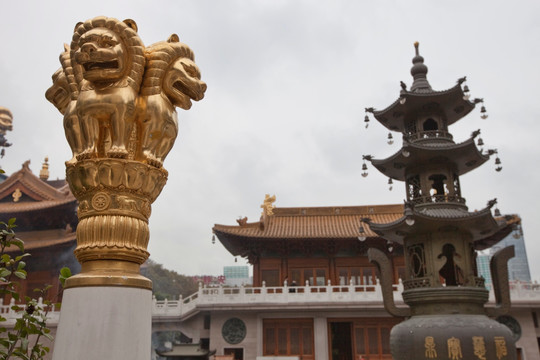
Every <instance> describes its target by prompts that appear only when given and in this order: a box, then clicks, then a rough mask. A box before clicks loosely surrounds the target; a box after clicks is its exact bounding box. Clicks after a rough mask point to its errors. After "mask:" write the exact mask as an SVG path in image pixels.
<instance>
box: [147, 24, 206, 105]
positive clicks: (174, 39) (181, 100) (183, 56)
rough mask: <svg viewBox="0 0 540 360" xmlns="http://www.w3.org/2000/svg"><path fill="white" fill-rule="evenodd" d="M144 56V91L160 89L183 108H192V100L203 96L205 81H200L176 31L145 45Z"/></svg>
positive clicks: (157, 91)
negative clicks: (157, 41) (162, 39)
mask: <svg viewBox="0 0 540 360" xmlns="http://www.w3.org/2000/svg"><path fill="white" fill-rule="evenodd" d="M146 58H147V64H146V75H145V79H144V82H143V88H142V91H141V93H142V94H143V95H152V94H156V93H159V92H163V93H164V94H165V95H166V96H167V98H168V99H169V100H170V101H171V103H172V104H173V105H175V106H178V107H180V108H182V109H185V110H188V109H189V108H191V100H195V101H199V100H201V99H202V98H203V97H204V92H205V91H206V84H205V83H204V82H203V81H201V72H200V71H199V68H198V67H197V65H196V64H195V56H194V55H193V51H191V49H190V48H189V47H188V46H187V45H186V44H183V43H181V42H180V41H179V40H178V36H177V35H176V34H173V35H171V36H170V37H169V39H168V40H167V41H163V42H159V43H156V44H154V45H152V46H150V47H149V48H147V50H146Z"/></svg>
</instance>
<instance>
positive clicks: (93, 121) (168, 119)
mask: <svg viewBox="0 0 540 360" xmlns="http://www.w3.org/2000/svg"><path fill="white" fill-rule="evenodd" d="M64 48H65V51H64V52H63V53H62V54H61V55H60V63H61V65H62V67H61V68H60V69H58V70H57V71H56V72H55V73H54V75H53V85H52V86H51V88H50V89H48V90H47V93H46V97H47V99H48V100H49V101H50V102H52V103H53V104H54V105H55V106H56V107H57V109H58V110H59V111H60V112H61V113H62V114H63V116H64V130H65V134H66V138H67V140H68V143H69V146H70V147H71V150H72V151H73V158H72V159H71V160H69V161H68V162H66V167H67V170H66V172H67V181H68V182H69V185H70V187H71V191H72V192H73V194H74V195H75V197H76V198H77V200H79V210H78V216H79V225H78V227H77V248H76V250H75V255H76V257H77V259H78V260H79V262H80V263H81V264H82V271H81V274H79V275H76V276H74V277H72V278H70V279H68V281H67V282H66V287H68V288H72V287H80V286H97V285H102V286H128V287H138V288H146V289H151V288H152V282H151V281H150V280H149V279H147V278H145V277H143V276H141V275H140V274H139V267H140V265H141V264H142V263H143V262H144V261H145V260H146V259H147V258H148V256H149V253H148V251H147V250H146V249H147V245H148V241H149V230H148V219H149V217H150V212H151V204H152V203H153V202H154V201H155V200H156V198H157V196H158V195H159V194H160V192H161V190H162V189H163V186H165V183H166V181H167V171H166V170H165V169H164V168H163V161H164V160H165V157H166V156H167V154H168V153H169V151H170V150H171V148H172V146H173V144H174V141H175V139H176V135H177V133H178V120H177V113H176V110H175V108H176V107H180V108H182V109H186V110H187V109H189V108H190V107H191V100H195V101H198V100H201V99H202V98H203V96H204V92H205V91H206V84H205V83H204V82H202V81H201V80H200V79H201V74H200V72H199V68H198V67H197V65H196V64H195V62H194V61H195V59H194V54H193V52H192V51H191V49H190V48H189V47H188V46H187V45H185V44H183V43H181V42H180V41H179V38H178V36H177V35H176V34H173V35H171V36H170V37H169V39H168V40H167V41H163V42H158V43H156V44H153V45H151V46H148V47H145V46H144V44H143V42H142V40H141V39H140V37H139V35H138V34H137V25H136V23H135V22H134V21H133V20H129V19H128V20H124V21H119V20H117V19H114V18H107V17H103V16H100V17H96V18H93V19H90V20H87V21H85V22H81V23H78V24H77V25H76V27H75V31H74V34H73V38H72V41H71V45H65V46H64Z"/></svg>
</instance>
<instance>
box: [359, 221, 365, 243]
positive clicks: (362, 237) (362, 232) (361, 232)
mask: <svg viewBox="0 0 540 360" xmlns="http://www.w3.org/2000/svg"><path fill="white" fill-rule="evenodd" d="M358 233H359V235H360V236H358V240H360V241H366V230H364V226H363V225H360V227H359V228H358Z"/></svg>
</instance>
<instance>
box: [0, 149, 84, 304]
mask: <svg viewBox="0 0 540 360" xmlns="http://www.w3.org/2000/svg"><path fill="white" fill-rule="evenodd" d="M48 166H49V165H48V159H47V158H45V162H44V163H43V166H42V169H41V170H40V173H39V176H36V175H34V174H33V173H32V170H30V161H26V162H25V163H24V164H23V166H22V168H21V169H20V170H19V171H16V172H15V173H13V174H11V175H10V176H9V177H8V178H7V179H5V180H4V181H3V182H2V183H0V221H4V222H7V221H8V220H9V219H10V218H16V225H17V227H16V228H15V232H16V234H17V237H18V238H20V239H21V240H23V241H24V248H25V251H26V252H28V253H30V254H31V257H30V258H29V259H28V260H27V261H26V263H27V266H26V269H27V271H28V278H27V280H26V281H21V283H20V286H21V293H22V294H24V295H28V296H31V297H36V294H35V293H34V292H33V290H34V289H36V288H40V289H41V288H43V287H44V286H45V285H46V284H47V285H52V288H51V289H50V290H49V295H50V296H51V300H53V301H57V300H56V299H54V297H55V296H56V294H57V293H59V290H60V289H59V282H58V275H59V274H60V269H61V268H62V267H64V266H68V267H70V269H71V270H72V271H73V272H74V273H75V272H78V271H79V269H80V265H79V263H78V262H77V261H76V260H75V257H74V255H73V250H74V249H75V246H76V232H75V230H76V228H77V206H78V203H77V200H76V199H75V197H73V195H72V194H71V191H70V190H69V186H68V184H67V182H66V181H65V180H49V171H48ZM13 251H14V252H17V251H18V249H17V250H16V249H13Z"/></svg>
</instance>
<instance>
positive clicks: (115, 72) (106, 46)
mask: <svg viewBox="0 0 540 360" xmlns="http://www.w3.org/2000/svg"><path fill="white" fill-rule="evenodd" d="M71 60H72V61H73V62H74V63H75V64H76V66H74V71H75V77H76V78H77V79H80V78H81V77H82V79H84V81H86V83H84V84H83V87H88V86H89V87H90V88H95V87H103V86H107V87H108V86H114V87H125V86H130V87H132V88H133V89H134V90H135V91H138V89H139V86H140V83H141V79H142V74H143V71H144V64H145V59H144V44H143V42H142V40H141V39H140V38H139V36H138V34H137V25H136V24H135V22H134V21H133V20H125V21H124V22H121V21H119V20H117V19H114V18H106V17H103V16H100V17H96V18H94V19H91V20H87V21H85V22H84V23H79V24H78V25H77V26H76V28H75V33H74V34H73V39H72V42H71ZM75 64H74V65H75Z"/></svg>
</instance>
